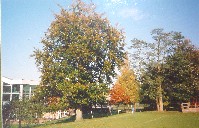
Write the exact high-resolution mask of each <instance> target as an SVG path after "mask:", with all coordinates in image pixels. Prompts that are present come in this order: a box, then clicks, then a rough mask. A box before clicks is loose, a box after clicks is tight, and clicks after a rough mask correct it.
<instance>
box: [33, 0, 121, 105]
mask: <svg viewBox="0 0 199 128" xmlns="http://www.w3.org/2000/svg"><path fill="white" fill-rule="evenodd" d="M41 44H42V45H43V47H42V49H35V51H34V54H33V56H34V57H35V60H36V64H37V66H38V68H39V69H40V71H41V86H40V87H41V88H42V89H39V90H40V91H42V92H41V93H43V94H40V96H41V97H40V99H42V98H43V99H45V100H47V99H48V97H59V98H60V101H63V102H64V103H65V105H68V106H72V107H74V108H77V107H79V106H82V105H83V104H85V105H89V104H94V103H96V102H102V101H103V100H104V99H105V96H106V93H107V92H108V85H109V84H110V83H111V82H112V77H114V76H115V75H116V73H115V68H116V67H118V66H120V65H121V64H122V62H123V58H124V55H125V53H124V49H123V46H124V36H123V32H122V30H120V29H118V28H117V27H113V26H112V25H111V24H110V22H109V21H108V19H107V18H106V17H104V15H103V14H99V13H97V12H96V11H95V6H94V4H92V3H91V4H86V3H84V2H82V1H80V0H77V1H75V2H74V3H73V4H72V5H71V6H70V7H69V8H68V9H64V8H62V7H61V11H60V14H55V20H54V21H53V22H52V23H51V25H50V27H49V29H48V31H47V32H46V33H45V36H44V38H43V39H42V40H41Z"/></svg>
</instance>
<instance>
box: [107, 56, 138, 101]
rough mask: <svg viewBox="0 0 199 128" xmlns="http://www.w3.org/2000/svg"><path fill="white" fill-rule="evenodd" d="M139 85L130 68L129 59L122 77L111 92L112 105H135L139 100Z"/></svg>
mask: <svg viewBox="0 0 199 128" xmlns="http://www.w3.org/2000/svg"><path fill="white" fill-rule="evenodd" d="M139 88H140V86H139V83H138V81H137V80H136V77H135V74H134V71H133V70H132V69H131V68H130V65H129V62H128V59H127V58H126V60H125V65H123V66H122V69H121V75H120V76H119V77H118V79H117V81H116V83H115V85H114V86H113V88H112V89H111V91H110V96H111V103H112V104H119V103H123V104H133V103H136V102H138V100H139V90H140V89H139Z"/></svg>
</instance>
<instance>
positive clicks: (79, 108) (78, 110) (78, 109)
mask: <svg viewBox="0 0 199 128" xmlns="http://www.w3.org/2000/svg"><path fill="white" fill-rule="evenodd" d="M82 119H83V117H82V107H81V106H79V107H78V108H77V109H76V120H75V121H80V120H82Z"/></svg>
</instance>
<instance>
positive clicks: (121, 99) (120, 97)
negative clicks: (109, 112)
mask: <svg viewBox="0 0 199 128" xmlns="http://www.w3.org/2000/svg"><path fill="white" fill-rule="evenodd" d="M129 102H130V97H129V96H127V95H126V90H125V88H124V87H123V86H121V85H120V84H118V83H116V84H115V85H114V86H113V88H112V89H111V90H110V103H111V104H121V103H122V104H127V103H129Z"/></svg>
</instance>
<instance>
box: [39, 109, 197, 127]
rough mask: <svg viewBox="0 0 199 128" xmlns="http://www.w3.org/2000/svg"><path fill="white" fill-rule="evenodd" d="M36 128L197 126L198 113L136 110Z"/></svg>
mask: <svg viewBox="0 0 199 128" xmlns="http://www.w3.org/2000/svg"><path fill="white" fill-rule="evenodd" d="M54 123H55V124H49V123H48V124H44V125H40V126H37V127H36V128H199V113H181V112H162V113H158V112H137V113H134V114H131V113H125V114H119V115H113V116H109V117H103V118H94V119H84V120H82V121H80V122H67V123H66V119H65V120H61V121H59V122H54Z"/></svg>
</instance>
